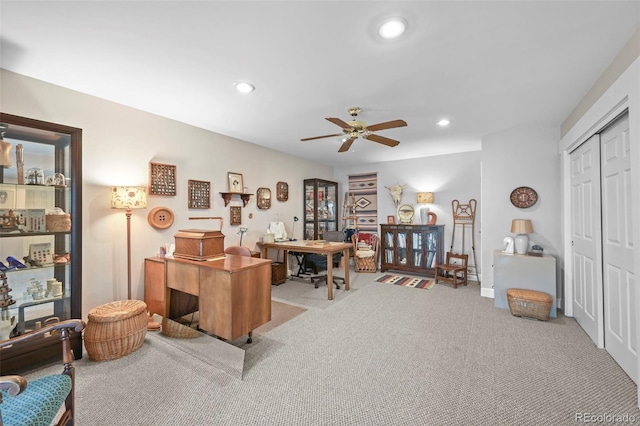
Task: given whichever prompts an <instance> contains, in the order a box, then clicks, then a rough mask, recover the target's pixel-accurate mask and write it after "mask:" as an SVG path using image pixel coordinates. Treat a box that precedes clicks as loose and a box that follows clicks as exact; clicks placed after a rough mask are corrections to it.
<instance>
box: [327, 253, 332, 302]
mask: <svg viewBox="0 0 640 426" xmlns="http://www.w3.org/2000/svg"><path fill="white" fill-rule="evenodd" d="M327 293H328V298H329V300H333V255H332V254H328V255H327Z"/></svg>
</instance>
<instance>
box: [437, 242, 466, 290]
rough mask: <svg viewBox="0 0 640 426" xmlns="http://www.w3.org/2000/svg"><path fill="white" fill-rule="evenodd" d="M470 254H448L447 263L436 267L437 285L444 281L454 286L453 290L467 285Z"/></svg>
mask: <svg viewBox="0 0 640 426" xmlns="http://www.w3.org/2000/svg"><path fill="white" fill-rule="evenodd" d="M468 261H469V255H468V254H456V253H452V252H450V251H448V252H447V256H446V260H445V263H444V264H442V265H436V284H437V283H438V281H444V282H447V283H451V284H453V288H458V285H459V284H464V285H467V262H468Z"/></svg>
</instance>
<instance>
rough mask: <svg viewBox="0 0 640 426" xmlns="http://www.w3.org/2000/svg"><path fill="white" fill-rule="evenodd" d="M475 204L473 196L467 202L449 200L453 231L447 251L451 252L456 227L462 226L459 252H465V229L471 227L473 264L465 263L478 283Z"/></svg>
mask: <svg viewBox="0 0 640 426" xmlns="http://www.w3.org/2000/svg"><path fill="white" fill-rule="evenodd" d="M476 205H477V201H476V200H474V199H473V198H472V199H470V200H469V203H468V204H460V202H459V201H458V200H453V201H452V202H451V210H452V212H453V233H452V234H451V247H450V248H449V251H451V252H453V243H454V242H455V238H456V228H458V227H461V228H462V249H461V253H462V254H464V253H465V229H466V228H471V252H472V254H473V256H472V257H473V265H471V264H469V265H467V266H468V267H467V273H468V274H469V275H475V277H476V281H478V283H480V278H479V277H478V263H477V262H476V243H475V235H476V232H475V222H476Z"/></svg>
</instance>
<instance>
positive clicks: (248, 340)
mask: <svg viewBox="0 0 640 426" xmlns="http://www.w3.org/2000/svg"><path fill="white" fill-rule="evenodd" d="M252 336H253V330H251V331H250V332H249V338H248V339H247V343H252V342H253V339H252V338H251V337H252Z"/></svg>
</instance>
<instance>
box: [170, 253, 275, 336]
mask: <svg viewBox="0 0 640 426" xmlns="http://www.w3.org/2000/svg"><path fill="white" fill-rule="evenodd" d="M165 264H166V293H165V303H166V307H165V312H171V289H174V290H178V291H181V292H184V293H188V294H192V295H194V296H198V303H199V312H200V316H199V318H200V322H199V326H200V328H201V329H202V330H204V331H207V332H209V333H212V334H214V335H216V336H218V337H222V338H224V339H227V340H235V339H237V338H238V337H240V336H242V335H243V334H248V335H249V339H248V340H247V342H248V343H251V335H252V331H253V330H254V329H255V328H258V327H259V326H261V325H262V324H265V323H267V322H269V321H271V260H268V259H257V258H254V257H245V256H236V255H231V254H228V255H226V257H225V258H224V259H218V260H207V261H195V260H187V259H175V258H165ZM172 319H173V318H172Z"/></svg>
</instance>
